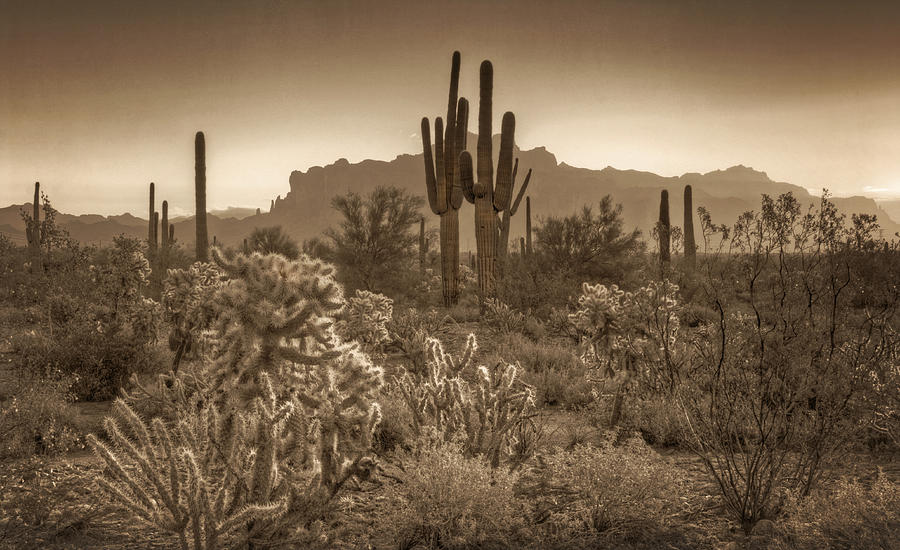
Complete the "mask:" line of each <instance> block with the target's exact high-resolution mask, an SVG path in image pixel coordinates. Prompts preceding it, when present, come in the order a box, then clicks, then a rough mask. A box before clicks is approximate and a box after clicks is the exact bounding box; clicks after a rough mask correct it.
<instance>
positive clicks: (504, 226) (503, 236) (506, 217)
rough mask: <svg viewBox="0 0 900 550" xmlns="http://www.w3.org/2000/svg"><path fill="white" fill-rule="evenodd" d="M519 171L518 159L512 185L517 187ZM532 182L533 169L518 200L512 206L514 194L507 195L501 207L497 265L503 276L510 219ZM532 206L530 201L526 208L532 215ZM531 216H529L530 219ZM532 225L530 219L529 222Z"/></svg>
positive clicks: (507, 248) (523, 184)
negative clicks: (529, 183)
mask: <svg viewBox="0 0 900 550" xmlns="http://www.w3.org/2000/svg"><path fill="white" fill-rule="evenodd" d="M518 171H519V159H516V162H515V164H514V165H513V171H512V185H513V186H515V185H516V173H517V172H518ZM529 181H531V169H530V168H529V169H528V174H526V175H525V180H524V181H523V182H522V186H521V187H520V188H519V193H518V194H517V195H516V200H515V201H513V202H512V204H510V200H511V199H512V192H510V194H509V195H507V197H508V199H507V201H506V204H505V205H501V207H502V208H501V210H502V211H503V216H502V217H501V218H500V240H499V241H498V242H497V265H498V266H499V268H500V270H499V271H500V273H499V274H500V275H501V276H502V275H503V273H504V271H505V269H506V256H507V254H508V252H509V225H510V218H512V217H513V216H515V215H516V212H518V210H519V203H521V202H522V197H523V196H524V195H525V190H526V189H528V182H529ZM530 204H531V201H528V202H527V204H526V206H528V207H529V213H530ZM530 217H531V216H529V218H530ZM527 223H529V224H530V219H529V221H528V222H527Z"/></svg>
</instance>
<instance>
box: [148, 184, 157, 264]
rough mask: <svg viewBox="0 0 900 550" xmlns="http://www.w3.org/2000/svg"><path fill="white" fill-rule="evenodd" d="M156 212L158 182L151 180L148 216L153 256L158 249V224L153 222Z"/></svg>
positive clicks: (149, 238) (149, 245)
mask: <svg viewBox="0 0 900 550" xmlns="http://www.w3.org/2000/svg"><path fill="white" fill-rule="evenodd" d="M155 213H156V184H155V183H153V182H152V181H151V182H150V214H149V215H148V216H147V246H148V247H149V249H150V254H151V257H152V255H153V253H154V252H155V251H156V225H155V224H154V222H153V215H154V214H155Z"/></svg>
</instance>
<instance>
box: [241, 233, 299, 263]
mask: <svg viewBox="0 0 900 550" xmlns="http://www.w3.org/2000/svg"><path fill="white" fill-rule="evenodd" d="M247 249H248V250H247V252H259V253H260V254H281V255H282V256H284V257H285V258H288V259H290V260H296V259H297V258H298V257H300V247H298V246H297V243H296V242H294V240H293V239H291V238H290V237H289V236H288V235H287V234H286V233H285V232H284V230H283V229H282V228H281V226H279V225H276V226H272V227H257V228H254V229H253V232H251V233H250V237H248V239H247Z"/></svg>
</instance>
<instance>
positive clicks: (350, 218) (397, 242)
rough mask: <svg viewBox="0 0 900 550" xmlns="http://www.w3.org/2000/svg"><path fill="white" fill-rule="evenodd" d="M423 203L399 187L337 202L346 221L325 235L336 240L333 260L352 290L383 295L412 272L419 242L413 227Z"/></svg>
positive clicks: (339, 198) (334, 203)
mask: <svg viewBox="0 0 900 550" xmlns="http://www.w3.org/2000/svg"><path fill="white" fill-rule="evenodd" d="M423 204H424V201H423V200H422V198H421V197H418V196H411V195H409V194H408V193H407V192H406V191H405V190H403V189H399V188H396V187H377V188H376V189H375V190H373V191H372V192H371V193H369V194H368V195H366V196H361V195H359V194H357V193H353V192H350V193H347V194H346V195H341V196H337V197H335V198H334V199H332V202H331V205H332V208H334V209H335V210H337V211H338V212H340V213H341V215H342V216H343V219H342V220H341V222H340V224H339V225H338V227H337V228H331V229H329V230H328V231H326V233H325V234H326V236H327V237H328V238H329V239H330V240H331V249H332V260H333V261H334V263H335V264H336V265H337V267H338V268H339V269H340V275H341V277H342V278H343V279H344V281H345V283H346V284H347V285H348V286H349V287H351V288H352V287H356V288H362V289H364V290H369V291H378V292H380V291H383V290H385V288H386V287H389V286H390V284H391V279H394V278H396V276H397V274H398V273H401V272H403V271H404V270H408V269H409V267H410V265H411V262H412V258H413V257H414V256H415V250H416V247H417V246H418V242H419V239H418V234H417V233H416V231H414V228H415V227H416V226H417V225H418V223H419V220H420V219H421V213H420V209H421V208H422V206H423Z"/></svg>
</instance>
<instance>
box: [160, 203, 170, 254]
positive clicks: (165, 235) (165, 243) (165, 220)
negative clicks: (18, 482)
mask: <svg viewBox="0 0 900 550" xmlns="http://www.w3.org/2000/svg"><path fill="white" fill-rule="evenodd" d="M161 229H162V231H161V234H162V235H161V237H162V241H161V245H162V249H163V252H165V251H166V249H168V247H169V201H162V228H161Z"/></svg>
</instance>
